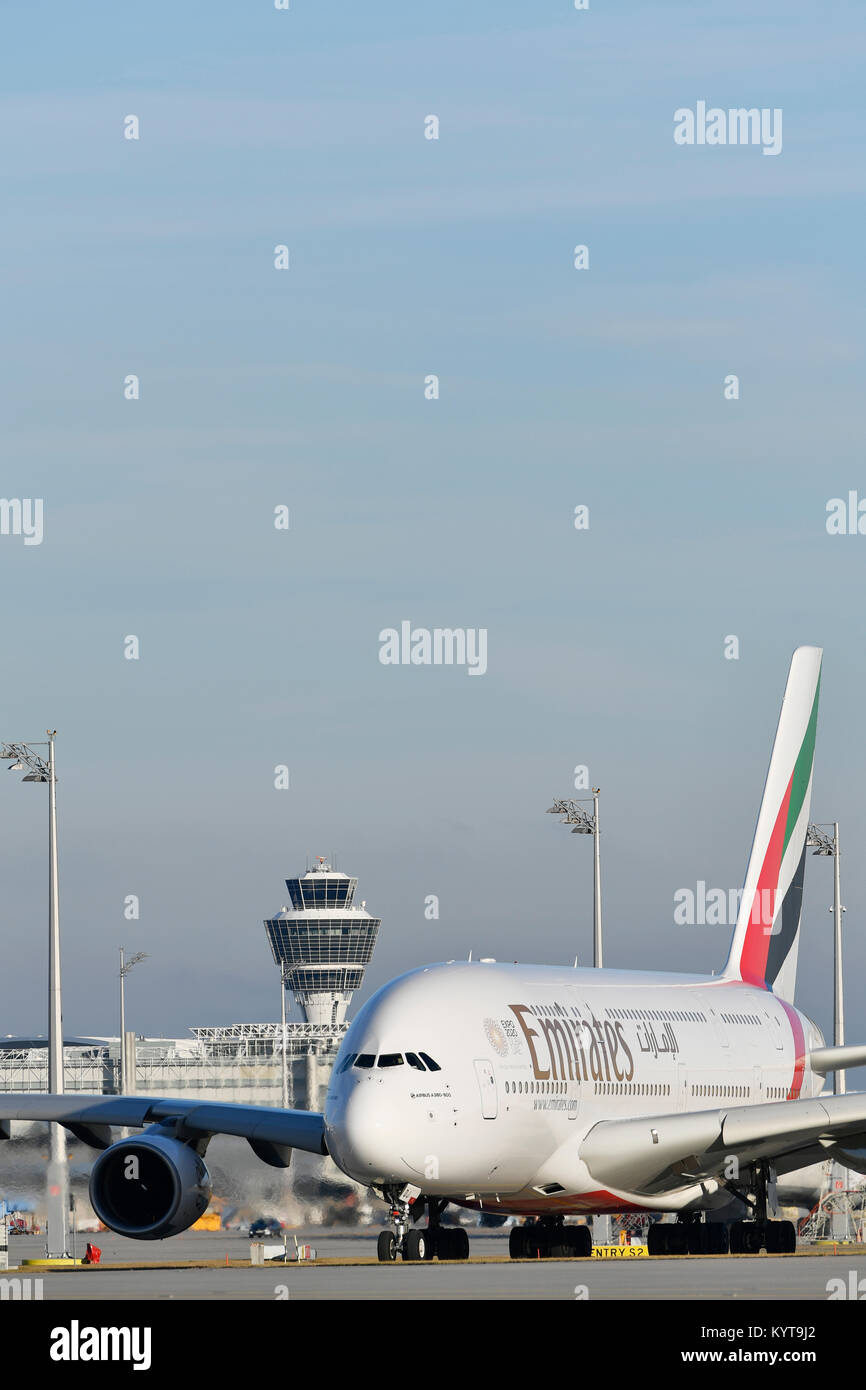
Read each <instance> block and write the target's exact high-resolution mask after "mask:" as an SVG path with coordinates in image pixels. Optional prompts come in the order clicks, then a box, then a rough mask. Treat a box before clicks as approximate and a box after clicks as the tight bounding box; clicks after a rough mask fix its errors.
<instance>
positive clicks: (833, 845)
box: [806, 821, 847, 1096]
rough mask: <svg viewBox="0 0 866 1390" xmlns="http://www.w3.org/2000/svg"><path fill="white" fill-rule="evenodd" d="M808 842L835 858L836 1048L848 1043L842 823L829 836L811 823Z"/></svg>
mask: <svg viewBox="0 0 866 1390" xmlns="http://www.w3.org/2000/svg"><path fill="white" fill-rule="evenodd" d="M806 844H807V845H810V846H811V847H812V848H813V849H814V852H815V854H821V855H826V856H829V855H832V857H833V861H834V862H833V906H832V907H831V908H830V911H831V912H832V913H833V1043H834V1045H835V1046H836V1047H843V1046H844V1044H845V999H844V992H843V988H842V913H843V912H847V908H844V907H843V906H842V891H841V880H840V877H839V822H838V821H833V834H832V835H828V834H827V829H826V827H825V826H823V825H810V826H809V828H808V831H807V833H806ZM833 1094H834V1095H836V1096H844V1094H845V1073H844V1071H834V1073H833Z"/></svg>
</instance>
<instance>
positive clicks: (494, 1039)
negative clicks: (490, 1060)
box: [484, 1018, 508, 1057]
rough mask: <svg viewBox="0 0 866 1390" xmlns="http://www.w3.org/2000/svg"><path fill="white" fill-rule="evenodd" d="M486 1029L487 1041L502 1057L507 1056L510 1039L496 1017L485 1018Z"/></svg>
mask: <svg viewBox="0 0 866 1390" xmlns="http://www.w3.org/2000/svg"><path fill="white" fill-rule="evenodd" d="M484 1031H485V1033H486V1034H487V1041H488V1042H489V1043H490V1046H491V1047H492V1048H493V1050H494V1052H498V1053H499V1055H500V1057H507V1056H508V1039H507V1038H506V1036H505V1033H504V1032H503V1030H502V1027H501V1025H500V1024H498V1023H497V1022H496V1019H495V1018H485V1020H484Z"/></svg>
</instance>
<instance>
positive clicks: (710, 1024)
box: [0, 647, 866, 1261]
mask: <svg viewBox="0 0 866 1390" xmlns="http://www.w3.org/2000/svg"><path fill="white" fill-rule="evenodd" d="M820 671H821V651H820V649H819V648H816V647H800V648H798V649H797V651H796V652H795V653H794V656H793V659H792V662H791V669H790V673H789V676H788V683H787V687H786V690H785V696H784V700H783V703H782V711H781V715H780V718H779V724H778V728H777V731H776V738H775V742H774V745H773V752H772V757H771V760H770V767H769V771H768V773H767V780H766V785H765V788H764V795H763V800H762V802H761V808H760V812H759V816H758V823H757V827H756V830H755V838H754V842H753V845H752V851H751V855H750V858H749V863H748V868H747V872H746V879H745V886H744V889H743V893H742V896H741V901H740V910H739V916H738V919H737V924H736V928H735V930H734V934H733V940H732V942H731V947H730V951H729V954H728V958H727V962H726V964H725V967H724V969H723V970H722V972H721V973H720V974H718V975H711V976H706V975H689V974H674V973H657V972H642V971H627V970H587V969H577V968H571V969H566V968H558V967H553V966H540V965H520V964H514V965H505V964H498V963H496V962H494V961H476V962H459V963H458V962H454V961H452V962H447V963H444V964H439V965H428V966H424V967H421V968H419V969H416V970H411V971H409V972H408V973H407V974H405V975H402V976H400V977H399V978H398V979H395V980H392V981H391V982H390V983H389V984H387V985H385V986H384V987H383V988H382V989H380V990H379V991H378V992H377V993H376V994H375V995H374V996H373V997H372V998H371V999H370V1000H369V1001H368V1002H367V1004H366V1005H365V1006H364V1007H363V1008H362V1009H361V1011H360V1012H359V1014H358V1015H357V1017H356V1018H355V1020H354V1022H353V1023H352V1025H351V1027H350V1028H349V1031H348V1033H347V1034H346V1038H345V1040H344V1042H343V1045H342V1048H341V1050H340V1052H339V1054H338V1056H337V1059H336V1062H335V1065H334V1070H333V1073H332V1077H331V1082H330V1086H329V1089H328V1093H327V1099H326V1104H325V1110H324V1113H322V1114H318V1113H313V1112H310V1111H302V1110H278V1109H271V1108H267V1107H256V1106H244V1105H230V1104H211V1103H209V1102H206V1101H205V1102H202V1101H195V1100H175V1099H159V1098H152V1097H150V1098H149V1097H143V1096H120V1097H111V1096H81V1095H69V1096H51V1095H29V1096H21V1095H3V1096H0V1120H12V1119H23V1120H34V1119H43V1120H54V1121H59V1122H60V1123H62V1124H64V1125H66V1126H67V1128H68V1129H70V1130H71V1131H72V1132H73V1133H74V1134H76V1135H77V1136H78V1137H79V1138H80V1139H83V1140H85V1141H86V1142H88V1143H90V1144H93V1145H94V1146H95V1147H97V1148H100V1149H103V1150H104V1152H102V1153H101V1154H100V1155H99V1157H98V1158H97V1160H96V1162H95V1163H94V1165H93V1170H92V1174H91V1180H90V1197H91V1202H92V1204H93V1207H94V1209H95V1211H96V1213H97V1215H98V1216H99V1217H100V1219H101V1220H102V1221H103V1222H104V1223H105V1225H106V1226H108V1227H109V1228H111V1229H112V1230H114V1231H117V1232H119V1233H120V1234H122V1235H125V1236H131V1237H135V1238H138V1239H141V1240H156V1239H161V1238H163V1237H165V1236H168V1235H174V1234H176V1233H178V1232H179V1231H183V1230H186V1229H187V1228H188V1227H189V1226H190V1225H192V1223H193V1222H194V1221H195V1220H196V1219H197V1218H198V1217H199V1216H200V1215H201V1214H202V1213H203V1212H204V1210H205V1208H206V1206H207V1204H208V1201H209V1199H210V1190H211V1189H210V1181H209V1178H208V1174H207V1169H206V1167H205V1163H204V1154H205V1150H206V1148H207V1144H208V1142H209V1140H210V1138H211V1137H212V1135H214V1134H234V1135H241V1136H243V1137H244V1138H246V1139H247V1140H248V1141H249V1143H250V1145H251V1147H252V1148H253V1150H254V1152H255V1153H256V1154H257V1155H258V1157H259V1158H261V1159H262V1160H263V1161H264V1162H266V1163H271V1164H273V1165H275V1166H278V1167H285V1166H286V1165H287V1164H288V1163H289V1161H290V1157H291V1150H292V1149H293V1148H297V1149H302V1150H306V1151H308V1152H312V1153H316V1154H328V1155H330V1157H331V1158H332V1159H333V1161H334V1163H335V1164H336V1165H337V1166H338V1167H339V1168H340V1169H341V1170H342V1171H343V1172H344V1173H345V1174H347V1175H348V1176H349V1177H350V1178H352V1179H354V1180H356V1181H357V1182H359V1183H363V1184H365V1185H366V1186H368V1187H370V1188H372V1189H373V1190H374V1191H375V1192H376V1193H377V1194H379V1195H380V1196H381V1197H382V1198H383V1199H384V1200H385V1201H386V1202H387V1204H388V1210H389V1215H390V1221H389V1224H388V1226H387V1228H386V1229H385V1230H383V1231H382V1233H381V1235H380V1237H379V1244H378V1252H379V1258H380V1259H381V1260H393V1259H395V1258H396V1257H397V1256H398V1255H400V1256H402V1258H403V1259H404V1260H409V1261H412V1260H423V1259H430V1258H433V1257H434V1256H435V1257H438V1258H439V1259H466V1258H467V1257H468V1255H469V1239H468V1236H467V1234H466V1231H465V1229H463V1228H462V1227H454V1226H451V1225H448V1224H443V1223H442V1221H441V1217H442V1214H443V1212H444V1211H445V1208H446V1207H447V1206H448V1205H449V1204H450V1203H455V1204H457V1205H459V1206H469V1207H476V1208H482V1209H493V1210H495V1211H497V1212H504V1213H512V1214H514V1215H517V1216H525V1217H531V1218H534V1219H533V1220H532V1221H530V1222H528V1223H527V1224H523V1225H516V1226H515V1227H514V1228H513V1229H512V1231H511V1235H510V1251H511V1254H512V1256H513V1257H514V1258H521V1257H527V1256H532V1257H538V1256H539V1255H557V1256H568V1255H573V1256H579V1255H588V1254H590V1253H591V1247H592V1236H591V1229H590V1227H589V1226H588V1225H587V1224H585V1223H584V1224H574V1223H569V1224H566V1223H565V1221H564V1218H565V1217H566V1216H568V1215H585V1216H589V1215H594V1214H607V1213H611V1214H612V1213H622V1212H642V1213H673V1214H674V1215H675V1218H676V1219H675V1221H673V1222H671V1221H668V1222H664V1223H653V1224H651V1225H650V1227H649V1241H648V1243H649V1253H650V1254H678V1253H686V1252H693V1253H697V1252H707V1253H725V1252H726V1251H728V1250H729V1249H730V1250H731V1251H734V1252H757V1251H759V1250H760V1249H762V1248H765V1249H766V1250H767V1251H768V1252H775V1253H785V1252H791V1251H793V1250H794V1248H795V1244H796V1238H795V1231H794V1227H793V1225H792V1224H791V1223H790V1222H787V1221H782V1220H779V1219H777V1212H776V1183H777V1180H784V1178H785V1175H787V1174H792V1173H794V1172H795V1171H797V1170H800V1169H802V1168H804V1167H806V1166H808V1165H810V1164H815V1163H818V1162H820V1161H823V1160H825V1159H827V1158H837V1159H838V1160H839V1161H840V1162H841V1163H843V1164H845V1165H846V1166H848V1167H851V1168H854V1169H856V1170H857V1171H859V1172H866V1096H864V1095H861V1094H849V1095H835V1096H834V1095H822V1094H821V1092H822V1090H823V1088H824V1085H825V1082H826V1077H827V1075H828V1073H829V1072H831V1071H834V1070H836V1069H839V1068H843V1067H853V1066H858V1065H863V1064H866V1047H844V1048H828V1047H826V1046H825V1045H824V1040H823V1038H822V1036H821V1034H820V1032H819V1030H818V1028H817V1027H816V1026H815V1024H814V1023H813V1022H812V1021H811V1020H810V1019H809V1018H807V1017H806V1015H805V1014H803V1013H802V1012H801V1011H800V1010H798V1009H797V1008H796V1007H795V1005H794V987H795V981H796V971H797V950H798V942H799V933H800V916H801V903H802V892H803V871H804V863H805V854H806V839H807V828H808V823H809V804H810V796H811V789H812V766H813V757H814V748H815V730H816V723H817V712H818V692H819V686H820ZM111 1126H126V1127H134V1128H140V1129H142V1130H143V1132H142V1133H140V1134H138V1135H133V1136H130V1137H126V1138H121V1139H119V1140H117V1141H116V1142H112V1133H111ZM6 1132H7V1134H8V1126H6ZM133 1155H134V1156H135V1158H136V1162H135V1163H132V1164H131V1163H129V1161H128V1160H129V1158H130V1156H133Z"/></svg>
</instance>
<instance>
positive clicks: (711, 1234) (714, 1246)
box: [707, 1221, 728, 1255]
mask: <svg viewBox="0 0 866 1390" xmlns="http://www.w3.org/2000/svg"><path fill="white" fill-rule="evenodd" d="M707 1237H708V1241H709V1244H708V1246H707V1254H708V1255H727V1253H728V1227H727V1225H726V1224H725V1222H724V1221H710V1222H708V1223H707Z"/></svg>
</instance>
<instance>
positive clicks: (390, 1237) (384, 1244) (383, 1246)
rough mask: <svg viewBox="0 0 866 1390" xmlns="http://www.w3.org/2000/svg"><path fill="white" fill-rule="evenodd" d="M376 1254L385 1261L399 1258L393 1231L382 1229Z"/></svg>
mask: <svg viewBox="0 0 866 1390" xmlns="http://www.w3.org/2000/svg"><path fill="white" fill-rule="evenodd" d="M376 1254H377V1255H378V1256H379V1259H380V1260H381V1261H382V1262H383V1263H385V1264H386V1263H388V1261H390V1260H396V1258H397V1242H396V1240H395V1239H394V1232H393V1231H380V1232H379V1242H378V1245H377V1246H376Z"/></svg>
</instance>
